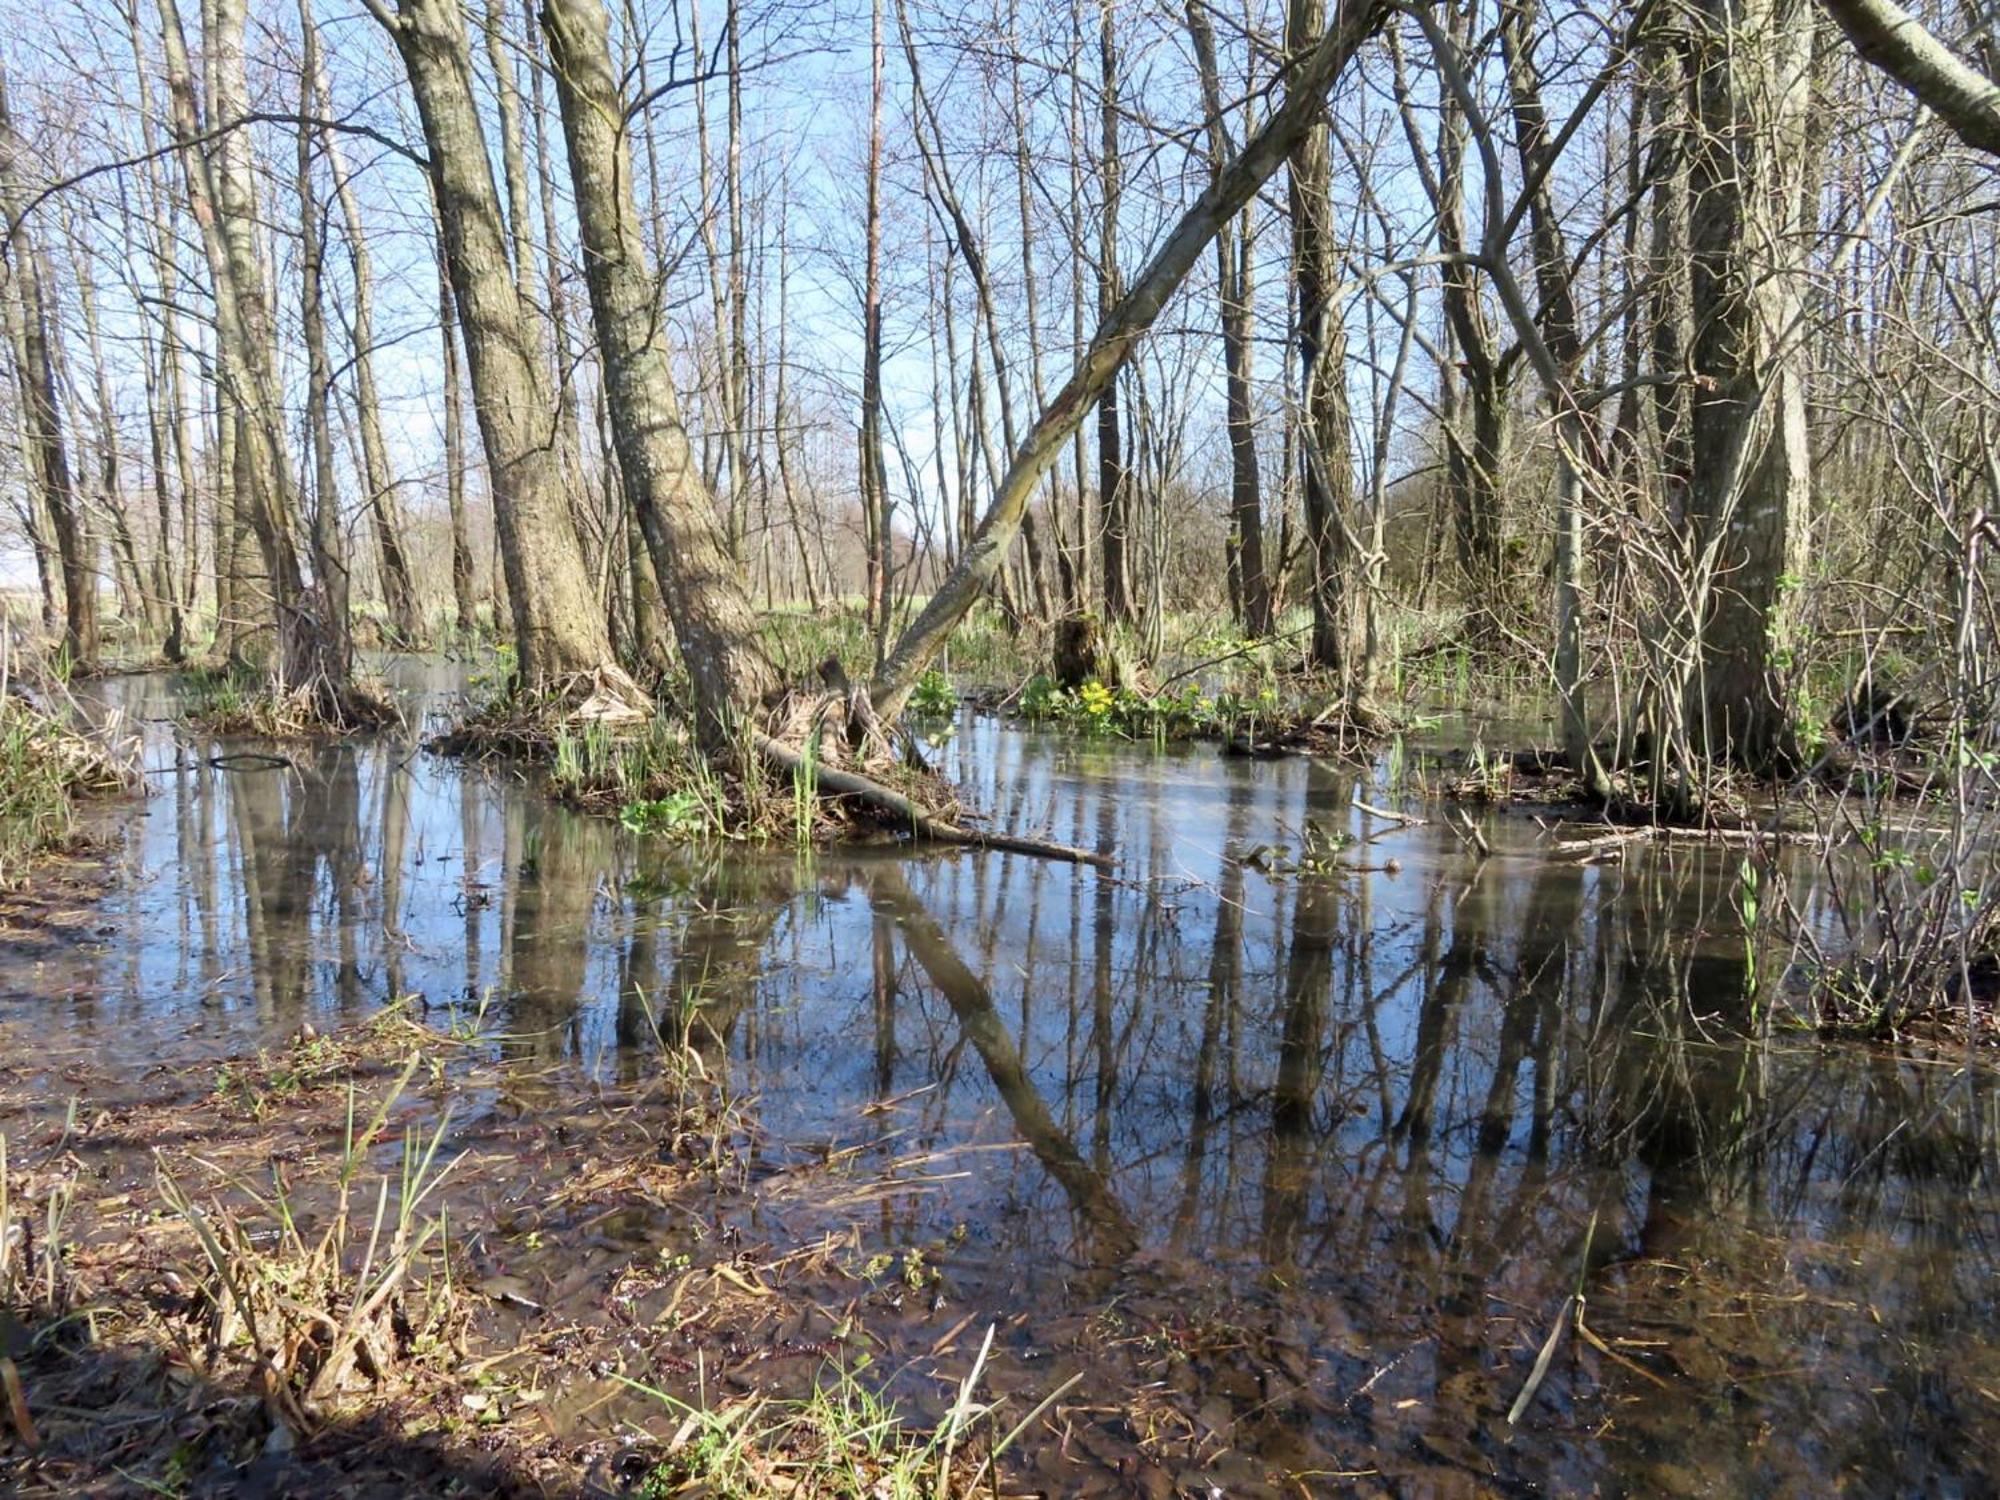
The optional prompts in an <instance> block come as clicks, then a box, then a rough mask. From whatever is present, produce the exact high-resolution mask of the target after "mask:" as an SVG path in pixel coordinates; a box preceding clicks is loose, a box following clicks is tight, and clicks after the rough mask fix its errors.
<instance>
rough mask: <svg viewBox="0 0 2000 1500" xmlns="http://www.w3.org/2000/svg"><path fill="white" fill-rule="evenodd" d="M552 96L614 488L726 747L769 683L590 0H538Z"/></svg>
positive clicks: (710, 724) (715, 748)
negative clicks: (635, 195)
mask: <svg viewBox="0 0 2000 1500" xmlns="http://www.w3.org/2000/svg"><path fill="white" fill-rule="evenodd" d="M542 25H543V28H544V30H545V32H546V34H547V36H548V39H549V47H550V53H551V55H552V57H553V58H554V60H555V76H556V79H557V99H558V103H559V105H560V108H561V112H562V120H563V135H564V139H565V140H566V141H567V143H568V146H569V162H570V180H571V183H572V186H573V188H574V190H575V194H576V212H577V224H578V228H579V231H580V233H581V235H582V239H583V249H584V272H585V280H586V282H587V283H588V285H589V287H590V303H591V310H592V314H593V317H594V322H595V327H596V330H597V339H598V347H599V357H600V359H601V360H602V361H603V369H604V380H605V394H606V397H607V399H608V400H609V403H610V407H611V420H612V429H613V432H614V435H615V437H616V441H617V445H618V458H619V465H620V467H621V468H622V469H623V471H624V474H625V487H626V492H627V496H628V498H629V500H630V502H631V505H632V509H633V512H634V514H636V515H637V516H638V518H639V525H640V528H641V529H642V530H643V531H644V532H645V535H646V543H647V546H648V548H649V549H650V551H651V553H652V557H653V567H654V571H655V572H656V574H657V575H658V580H659V585H660V590H661V592H662V594H663V595H664V596H665V598H666V603H667V612H668V613H669V615H671V616H672V618H673V622H674V634H675V636H676V638H677V640H678V642H679V644H680V651H681V659H682V660H683V662H684V663H685V664H686V666H687V670H688V673H689V676H690V678H691V679H692V681H693V685H694V692H695V709H696V723H697V730H698V733H699V734H700V736H701V739H702V741H703V743H704V744H705V745H706V746H708V747H709V749H710V751H711V753H716V754H721V755H725V756H726V755H729V754H732V753H734V752H735V751H736V750H738V749H739V748H740V747H741V745H742V744H743V742H744V741H743V736H744V734H745V732H746V730H748V729H754V727H755V715H756V714H757V712H758V711H759V710H760V709H761V708H762V706H763V704H764V702H765V700H766V699H767V698H768V697H770V696H771V695H772V694H773V693H774V692H775V690H776V689H777V687H778V685H779V679H778V672H777V669H776V667H775V666H773V665H772V663H771V660H770V658H769V657H767V656H766V655H765V654H764V650H763V648H762V646H761V645H760V644H759V643H758V639H757V630H756V614H755V611H754V610H753V609H752V607H751V603H750V596H749V592H748V590H747V589H746V588H745V587H744V584H743V580H742V577H741V575H740V574H739V573H738V572H737V570H736V567H735V564H734V563H733V561H732V560H731V557H730V553H729V544H728V538H727V536H726V534H725V533H724V531H723V529H722V527H721V525H720V524H719V522H718V521H717V518H716V513H715V505H714V499H713V497H712V495H711V494H710V492H709V490H708V486H707V485H706V483H705V482H704V481H703V479H702V475H701V472H700V469H699V468H698V466H697V464H696V461H695V455H694V451H693V449H692V447H691V445H690V444H689V442H688V436H687V430H686V428H685V427H684V426H683V425H682V423H681V416H680V404H679V399H678V397H677V395H676V393H675V389H674V379H673V367H672V363H671V359H670V354H669V350H668V348H667V344H666V340H665V336H664V332H663V318H662V310H661V307H660V303H659V300H658V299H659V294H660V284H659V280H658V278H657V276H656V275H655V273H654V270H653V268H652V266H651V265H650V264H649V257H648V255H647V253H646V248H645V243H644V238H643V235H642V232H641V231H642V226H641V224H640V221H639V217H638V214H637V213H636V211H635V210H634V207H633V202H632V186H631V185H632V164H631V160H630V155H629V151H628V146H627V138H626V135H625V133H624V131H623V130H622V129H621V127H620V122H621V121H623V120H624V119H625V100H624V98H623V96H622V94H621V92H620V89H619V86H618V80H617V77H616V75H614V74H613V72H612V69H611V55H610V47H609V42H608V39H607V31H606V19H605V12H604V7H603V5H602V3H601V0H544V3H543V6H542Z"/></svg>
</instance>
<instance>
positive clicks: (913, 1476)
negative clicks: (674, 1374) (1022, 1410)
mask: <svg viewBox="0 0 2000 1500" xmlns="http://www.w3.org/2000/svg"><path fill="white" fill-rule="evenodd" d="M992 1348H993V1331H992V1330H991V1329H990V1328H989V1329H988V1330H987V1333H986V1339H985V1342H984V1343H983V1344H982V1345H981V1347H980V1350H979V1356H978V1358H977V1359H976V1360H975V1361H974V1363H973V1366H972V1369H971V1372H970V1373H969V1374H967V1376H966V1377H965V1379H964V1381H963V1382H962V1383H961V1384H960V1386H959V1390H958V1397H957V1399H956V1400H955V1401H954V1402H953V1403H952V1406H951V1409H950V1410H949V1411H948V1412H946V1414H945V1417H944V1420H943V1421H942V1422H940V1423H939V1424H938V1425H937V1427H936V1428H935V1429H934V1430H933V1431H931V1432H929V1433H924V1432H922V1431H918V1430H913V1429H912V1428H911V1427H910V1426H909V1425H908V1424H907V1422H906V1421H905V1419H904V1417H903V1415H902V1413H901V1412H900V1411H899V1410H898V1409H897V1407H896V1404H895V1403H894V1402H893V1401H892V1400H890V1399H889V1398H888V1397H887V1396H885V1395H883V1394H882V1393H881V1392H879V1391H877V1390H876V1389H874V1388H873V1387H872V1386H870V1385H869V1384H868V1383H867V1382H866V1381H865V1380H864V1379H863V1378H862V1375H863V1372H864V1371H865V1369H866V1356H864V1357H863V1359H862V1361H861V1362H860V1364H859V1365H858V1366H857V1367H856V1368H854V1369H847V1368H834V1369H831V1370H829V1372H828V1373H827V1375H826V1376H824V1377H822V1378H821V1379H820V1380H818V1381H816V1382H815V1383H814V1385H813V1389H812V1391H811V1392H810V1393H809V1394H808V1395H807V1396H805V1397H804V1398H803V1399H801V1400H798V1401H777V1400H772V1399H770V1398H768V1397H762V1396H758V1397H752V1398H750V1399H748V1400H745V1401H741V1402H737V1403H732V1404H729V1405H725V1406H722V1407H720V1408H718V1409H706V1408H703V1407H699V1406H694V1405H691V1404H689V1403H687V1402H684V1401H679V1400H676V1399H675V1398H674V1397H672V1396H670V1395H668V1394H667V1393H666V1392H664V1391H660V1390H655V1389H654V1388H652V1387H651V1386H646V1385H640V1384H638V1383H637V1382H633V1381H628V1382H627V1384H630V1385H632V1386H633V1387H634V1389H637V1390H639V1391H642V1392H644V1393H645V1394H647V1395H649V1396H652V1397H654V1398H655V1399H657V1400H658V1401H659V1402H660V1403H661V1404H662V1405H663V1406H665V1407H666V1408H667V1409H668V1411H669V1412H670V1413H671V1414H673V1415H674V1416H675V1417H677V1418H678V1419H679V1425H678V1426H677V1427H676V1428H675V1430H674V1431H673V1433H672V1434H671V1435H670V1436H669V1438H668V1440H667V1443H666V1451H665V1454H664V1455H663V1456H662V1457H661V1459H660V1460H659V1462H658V1463H656V1464H655V1465H654V1467H653V1469H652V1471H651V1472H650V1473H649V1474H648V1475H647V1476H646V1478H645V1480H644V1481H643V1483H642V1484H641V1486H640V1493H641V1494H642V1495H645V1496H648V1497H657V1500H665V1497H667V1496H671V1495H684V1494H702V1495H712V1496H715V1497H717V1500H752V1497H756V1496H764V1495H773V1494H803V1495H856V1496H859V1495H868V1496H878V1497H881V1500H947V1497H950V1496H967V1497H970V1496H974V1495H982V1494H989V1493H999V1475H998V1473H997V1471H996V1467H995V1466H996V1465H997V1464H998V1463H999V1462H1000V1460H1001V1459H1002V1458H1003V1457H1004V1456H1005V1455H1006V1453H1007V1451H1008V1450H1009V1449H1010V1448H1011V1447H1012V1446H1013V1445H1014V1443H1015V1441H1016V1440H1017V1439H1018V1438H1019V1437H1020V1436H1021V1434H1022V1433H1024V1432H1026V1431H1027V1430H1028V1429H1029V1428H1030V1427H1032V1426H1033V1425H1034V1423H1035V1422H1036V1421H1038V1420H1039V1419H1040V1418H1041V1416H1042V1414H1043V1413H1044V1412H1046V1411H1048V1410H1049V1408H1050V1407H1051V1406H1053V1405H1054V1404H1055V1403H1056V1402H1057V1401H1058V1400H1059V1399H1061V1397H1062V1396H1063V1395H1064V1394H1065V1393H1066V1392H1067V1391H1068V1390H1069V1389H1070V1388H1071V1387H1072V1386H1074V1385H1075V1384H1076V1383H1077V1381H1078V1380H1080V1379H1081V1378H1082V1377H1081V1376H1080V1375H1077V1376H1072V1377H1071V1378H1070V1379H1069V1380H1067V1381H1065V1382H1064V1383H1063V1384H1062V1385H1060V1386H1058V1387H1057V1388H1056V1389H1055V1390H1054V1391H1052V1392H1051V1393H1050V1394H1049V1395H1048V1396H1046V1397H1044V1398H1043V1399H1042V1401H1041V1402H1040V1403H1039V1404H1038V1405H1037V1406H1036V1407H1035V1408H1034V1409H1033V1410H1032V1411H1030V1412H1029V1413H1028V1414H1027V1415H1026V1416H1025V1417H1023V1418H1021V1419H1020V1420H1019V1421H1017V1422H1014V1423H1012V1424H1011V1426H1009V1427H1007V1428H1006V1429H1004V1430H1003V1429H1002V1428H1001V1426H1000V1424H999V1420H998V1407H997V1405H994V1404H990V1403H986V1402H981V1401H978V1400H976V1399H975V1393H976V1391H977V1390H978V1386H979V1380H980V1376H981V1374H982V1373H983V1372H984V1371H985V1368H986V1361H987V1358H988V1356H989V1355H990V1354H991V1352H992Z"/></svg>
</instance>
